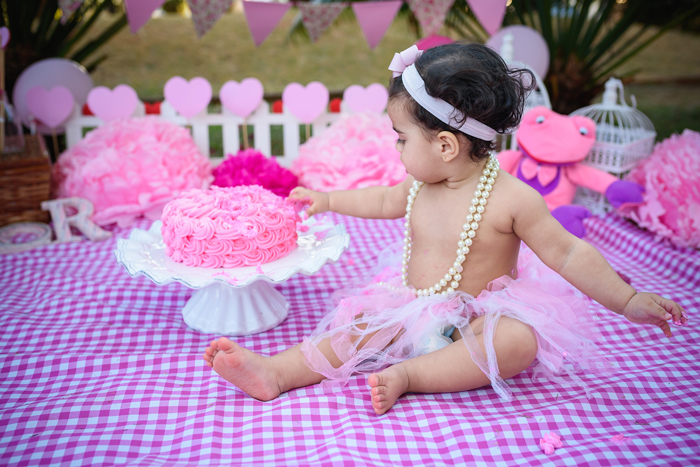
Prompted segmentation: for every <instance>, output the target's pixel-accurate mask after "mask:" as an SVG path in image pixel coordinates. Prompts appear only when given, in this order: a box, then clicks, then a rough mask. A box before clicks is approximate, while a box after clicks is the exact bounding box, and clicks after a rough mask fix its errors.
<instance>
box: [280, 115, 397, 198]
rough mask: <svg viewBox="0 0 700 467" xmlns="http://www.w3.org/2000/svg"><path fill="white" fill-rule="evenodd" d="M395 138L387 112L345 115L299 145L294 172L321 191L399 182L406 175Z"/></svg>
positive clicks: (303, 183)
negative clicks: (321, 132) (320, 133)
mask: <svg viewBox="0 0 700 467" xmlns="http://www.w3.org/2000/svg"><path fill="white" fill-rule="evenodd" d="M396 138H397V135H396V132H395V131H394V130H393V129H392V125H391V120H389V116H388V115H386V114H375V113H369V112H368V113H359V114H351V115H343V116H341V117H340V118H339V119H338V120H337V121H336V122H335V123H333V125H331V126H330V128H328V129H326V131H325V132H324V133H323V134H322V135H321V136H319V137H313V138H311V139H309V141H307V142H306V143H305V144H303V145H302V146H301V147H300V148H299V157H298V158H297V159H296V160H295V161H294V162H293V163H292V172H294V173H295V174H297V176H298V177H299V182H300V183H301V184H302V185H304V186H306V187H307V188H310V189H312V190H319V191H331V190H350V189H355V188H365V187H368V186H375V185H396V184H397V183H399V182H401V181H402V180H403V179H404V178H406V169H405V168H404V166H403V164H401V160H400V154H399V152H398V151H397V150H396V148H395V147H394V146H395V145H396Z"/></svg>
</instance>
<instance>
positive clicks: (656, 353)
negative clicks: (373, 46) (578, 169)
mask: <svg viewBox="0 0 700 467" xmlns="http://www.w3.org/2000/svg"><path fill="white" fill-rule="evenodd" d="M331 218H332V219H333V220H334V221H335V222H342V223H344V224H345V225H346V227H347V229H348V232H349V233H350V235H351V248H350V249H349V250H348V251H347V252H346V253H345V254H344V255H343V256H342V257H341V259H340V261H339V262H338V263H336V264H332V265H326V266H324V268H323V269H322V270H321V271H320V273H319V274H317V275H315V276H313V277H307V276H302V275H298V276H295V277H293V278H292V279H291V280H289V281H288V282H286V283H285V284H283V285H280V286H278V290H280V291H281V292H282V293H283V294H284V296H285V297H286V298H287V299H288V300H289V302H290V304H291V309H290V313H289V317H288V318H287V320H286V321H285V322H284V323H282V325H280V326H279V327H277V328H275V329H273V330H270V331H268V332H265V333H262V334H258V335H254V336H248V337H244V338H239V339H238V342H239V343H240V344H241V345H243V346H245V347H248V348H249V349H251V350H253V351H255V352H258V353H261V354H263V355H272V354H275V353H277V352H280V351H282V350H284V349H286V348H288V347H290V346H292V345H294V344H296V343H298V342H299V341H300V339H301V337H302V336H303V335H305V334H308V333H309V332H310V331H311V330H312V329H313V328H314V327H315V324H316V323H317V322H318V321H319V320H320V319H321V317H322V316H323V314H324V313H326V312H327V311H328V305H327V303H328V297H329V294H330V293H331V292H332V291H334V290H336V289H338V288H339V287H342V286H346V285H347V284H348V283H351V282H357V281H358V280H359V278H361V277H363V276H365V275H366V274H367V273H368V271H369V270H370V268H371V267H372V266H373V265H374V262H375V259H376V257H377V255H378V253H379V251H381V249H382V248H383V247H384V246H386V245H387V244H389V243H390V242H392V241H393V240H395V239H397V238H400V236H401V235H402V229H401V226H400V225H399V222H398V221H380V220H361V219H353V218H349V217H342V216H331ZM587 222H588V224H587V226H588V229H589V235H588V237H587V240H588V241H590V242H591V243H592V244H593V245H595V246H596V247H597V248H598V249H599V250H600V251H601V252H602V253H603V254H604V255H605V256H606V258H607V259H608V260H609V261H610V262H611V263H612V265H613V266H614V267H615V268H616V269H617V270H618V271H620V272H622V273H624V274H625V275H627V276H628V277H629V278H631V279H632V284H633V285H634V286H635V287H636V288H637V289H638V290H648V291H654V292H657V293H660V294H663V295H666V296H668V297H670V298H673V299H675V300H677V301H678V302H680V303H681V304H682V305H683V306H684V307H685V309H686V310H687V311H688V314H689V315H690V320H691V321H690V326H689V327H686V328H675V327H674V328H673V331H674V337H673V338H672V339H670V340H669V339H667V338H665V337H663V335H662V333H661V332H660V331H659V330H658V329H657V328H654V327H651V326H640V325H634V324H631V323H628V322H627V321H626V320H624V319H622V318H620V317H619V316H617V315H615V314H613V313H612V312H610V311H607V310H605V309H603V308H602V307H601V306H599V305H597V304H593V305H592V307H591V313H593V314H594V315H595V317H596V319H597V322H598V324H599V326H600V330H601V332H602V341H601V344H602V347H603V348H604V349H605V351H606V352H609V355H610V358H611V361H612V362H613V364H614V365H615V366H616V367H618V368H619V371H618V372H617V373H616V374H613V375H611V376H608V377H604V378H598V377H593V376H591V375H586V376H587V381H588V383H589V384H590V386H591V388H592V398H590V399H589V398H587V397H586V396H585V394H584V393H583V391H581V390H579V389H573V388H568V389H567V388H562V387H558V386H556V385H552V384H545V383H536V382H533V381H532V380H531V374H530V373H529V372H525V373H523V374H521V375H519V376H517V377H515V378H513V379H511V380H509V381H508V382H509V384H510V385H511V388H512V390H513V394H514V396H515V400H514V401H513V402H512V403H505V402H503V401H501V400H500V399H499V398H498V397H497V396H496V394H495V393H494V392H493V390H492V389H491V388H490V387H487V388H483V389H479V390H476V391H471V392H464V393H454V394H411V395H408V396H405V397H402V398H401V399H400V400H399V401H398V403H397V404H396V405H395V406H394V408H393V409H392V410H391V411H390V412H389V413H388V414H386V415H384V416H381V417H378V416H376V415H375V414H374V412H373V411H372V409H371V405H370V395H369V391H368V389H367V386H366V378H365V377H363V376H357V377H356V378H354V379H353V380H352V381H351V383H350V384H349V386H347V387H346V388H345V389H344V390H342V391H340V392H337V393H333V392H324V391H323V390H321V389H320V388H319V387H309V388H304V389H298V390H294V391H291V392H289V393H286V394H283V395H282V396H281V397H280V398H279V399H277V400H274V401H271V402H265V403H263V402H259V401H256V400H254V399H251V398H249V397H247V396H246V395H244V394H243V393H241V392H239V391H237V390H236V389H235V388H233V387H232V386H231V385H229V384H228V383H226V382H224V381H223V380H221V379H220V378H219V377H218V376H217V375H216V374H214V373H212V371H211V370H210V369H209V368H208V367H207V366H206V365H205V364H204V362H203V361H202V359H201V354H202V352H203V350H204V348H205V347H206V346H207V344H208V343H209V341H211V340H212V339H214V338H215V337H218V336H214V335H207V334H202V333H200V332H197V331H193V330H191V329H188V328H187V326H186V325H185V324H184V322H183V320H182V316H181V313H180V310H181V309H182V307H183V306H184V304H185V303H186V301H187V300H188V298H189V297H190V296H191V295H192V293H193V291H192V290H190V289H188V288H187V287H185V286H183V285H180V284H177V283H173V284H170V285H166V286H158V285H155V284H153V283H152V282H151V281H150V280H149V279H147V278H146V277H143V276H141V277H138V278H131V277H129V275H128V274H127V273H126V271H125V270H124V269H123V268H122V267H121V266H119V265H118V264H117V263H116V261H115V257H114V253H113V250H114V249H115V245H116V238H117V237H126V236H127V235H128V233H129V231H125V230H116V231H115V238H113V239H111V240H108V241H105V242H101V243H91V242H87V241H85V242H81V243H72V244H62V245H51V246H46V247H42V248H39V249H36V250H33V251H29V252H24V253H20V254H16V255H12V256H5V257H0V329H2V334H1V335H2V337H1V339H0V360H1V361H2V366H1V373H0V464H2V465H48V464H51V465H167V466H173V465H195V464H200V465H380V466H383V465H459V464H468V465H489V466H491V465H610V466H622V465H635V466H637V465H700V382H699V381H698V379H699V376H700V361H699V355H700V332H699V331H698V327H697V325H698V323H700V318H698V311H700V252H698V251H695V250H683V249H677V248H671V247H668V246H664V245H661V244H659V243H657V242H654V241H653V236H652V235H651V234H649V233H648V232H645V231H642V230H640V229H638V228H637V227H635V226H634V225H633V224H631V223H629V222H627V221H624V220H622V219H619V218H617V217H615V216H614V215H608V216H606V217H603V218H593V219H590V220H589V221H587ZM148 225H149V224H148V223H147V222H145V221H142V222H140V223H139V224H138V227H140V228H147V227H148ZM550 431H554V432H556V433H558V434H559V435H561V437H562V441H563V443H564V446H563V447H562V448H560V449H557V450H556V452H555V453H554V454H552V455H550V456H548V455H546V454H544V453H543V452H542V450H541V449H540V447H539V440H540V438H542V437H543V436H544V435H545V434H546V433H548V432H550ZM617 434H623V435H624V436H625V437H626V438H629V439H628V440H627V441H625V442H623V443H620V444H616V443H614V442H612V441H611V438H612V436H614V435H617Z"/></svg>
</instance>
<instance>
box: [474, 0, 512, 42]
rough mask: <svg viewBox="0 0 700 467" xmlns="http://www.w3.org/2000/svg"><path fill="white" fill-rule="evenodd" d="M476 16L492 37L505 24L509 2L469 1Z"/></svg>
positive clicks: (500, 0)
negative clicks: (504, 19)
mask: <svg viewBox="0 0 700 467" xmlns="http://www.w3.org/2000/svg"><path fill="white" fill-rule="evenodd" d="M467 3H469V7H470V8H471V9H472V11H473V12H474V16H476V19H478V20H479V23H481V25H482V26H483V27H484V29H485V30H486V32H488V33H489V35H490V36H493V35H494V34H495V33H496V31H498V29H499V28H500V27H501V24H502V23H503V17H504V16H505V15H506V3H507V0H467Z"/></svg>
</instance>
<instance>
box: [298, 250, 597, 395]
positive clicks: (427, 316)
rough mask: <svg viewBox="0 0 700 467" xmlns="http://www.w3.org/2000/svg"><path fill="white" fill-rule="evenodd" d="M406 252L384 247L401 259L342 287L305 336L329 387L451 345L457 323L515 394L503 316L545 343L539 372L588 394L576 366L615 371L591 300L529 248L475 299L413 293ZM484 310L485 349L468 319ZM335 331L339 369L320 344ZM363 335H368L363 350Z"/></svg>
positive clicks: (500, 384)
mask: <svg viewBox="0 0 700 467" xmlns="http://www.w3.org/2000/svg"><path fill="white" fill-rule="evenodd" d="M399 248H400V247H399ZM400 252H401V250H399V249H398V248H393V249H387V250H385V251H384V252H383V253H382V256H383V261H384V262H385V263H386V260H387V258H389V262H390V263H391V264H393V265H394V266H389V267H385V268H384V269H383V270H382V272H381V273H380V274H378V275H377V276H376V277H374V279H373V280H372V282H370V283H369V284H368V285H366V286H364V287H361V288H356V289H349V290H341V291H339V292H336V294H334V296H333V301H334V305H335V308H334V309H333V311H332V312H331V313H329V314H328V315H326V316H325V317H324V318H323V319H322V320H321V322H320V323H319V325H318V326H317V328H316V330H315V331H314V332H313V333H312V334H311V335H310V336H309V337H305V338H304V341H303V343H302V345H301V350H302V352H303V354H304V356H305V357H306V363H307V365H308V366H309V368H311V369H312V370H313V371H315V372H317V373H320V374H322V375H323V376H325V377H326V378H327V379H325V380H324V381H323V382H322V383H321V384H322V385H323V386H325V387H336V388H337V387H342V386H344V385H345V384H346V383H347V381H348V380H349V378H350V377H351V376H352V375H354V374H357V373H362V374H369V373H373V372H377V371H380V370H382V369H383V368H385V367H387V366H388V365H393V364H396V363H399V362H401V361H404V360H406V359H409V358H413V357H417V356H419V355H422V354H425V353H428V352H431V351H434V350H437V349H439V348H442V347H445V346H447V345H449V344H450V343H451V342H452V340H451V339H449V337H447V336H449V335H450V334H451V331H450V330H452V329H455V328H456V329H458V330H459V332H460V333H461V335H462V336H463V338H462V341H463V342H464V345H466V346H467V349H468V350H469V355H470V356H471V358H472V360H474V363H476V365H477V366H478V367H479V368H480V369H481V370H482V371H483V372H484V374H486V376H488V377H489V379H490V380H491V385H492V387H493V388H494V390H495V391H496V393H498V395H499V396H501V398H503V399H505V400H508V401H510V400H511V399H512V394H511V391H510V389H509V387H508V385H507V384H506V383H505V381H503V379H502V378H501V377H500V376H499V370H498V362H497V360H496V351H495V350H494V347H493V338H494V333H495V332H496V328H497V325H498V320H499V319H500V318H501V317H502V316H506V317H510V318H514V319H517V320H519V321H521V322H523V323H525V324H528V325H529V326H531V327H532V329H533V330H534V331H535V333H536V335H537V343H538V346H539V348H538V352H537V358H536V360H535V362H534V377H535V378H536V379H544V380H549V381H554V382H557V383H559V384H563V385H567V386H570V385H572V384H575V385H578V386H580V387H582V388H584V389H585V390H586V393H588V388H587V386H586V384H585V383H584V382H583V381H582V380H581V378H579V377H578V376H577V373H578V372H580V371H582V370H590V371H594V372H596V373H599V372H604V371H608V370H609V368H610V367H609V364H608V363H607V361H606V360H605V357H604V356H603V355H602V354H601V353H600V351H599V350H598V348H597V346H596V344H595V343H594V340H593V339H594V338H595V337H596V330H595V324H594V323H593V320H592V317H591V315H590V313H589V311H588V306H589V299H588V298H587V297H586V296H585V295H583V294H582V293H581V292H579V291H578V290H577V289H576V288H574V287H573V286H572V285H570V284H569V283H568V282H567V281H566V280H564V279H563V278H562V277H561V276H560V275H559V274H557V273H555V272H554V271H552V270H551V269H549V268H548V267H547V266H545V265H544V264H543V263H542V262H541V261H540V259H539V258H538V257H537V256H536V255H535V254H534V253H533V252H532V251H531V250H529V249H527V248H526V247H523V251H521V253H520V256H519V258H518V274H517V279H513V278H511V277H508V276H503V277H500V278H498V279H496V280H494V281H492V282H491V283H490V284H489V285H488V287H487V289H486V290H484V291H482V292H481V293H480V294H479V295H478V296H477V297H476V298H475V297H473V296H471V295H469V294H466V293H464V292H455V293H453V294H452V295H450V296H448V297H446V296H443V295H433V296H430V297H418V298H416V297H414V296H413V294H412V293H411V292H409V291H408V290H407V289H406V288H404V287H403V286H402V285H401V273H400V267H399V266H398V265H399V264H400ZM387 255H388V256H387ZM380 262H381V261H380ZM480 316H485V321H484V326H483V329H484V331H483V333H484V344H485V348H486V355H484V352H483V351H482V349H481V347H480V346H479V345H478V343H477V340H476V337H475V335H474V332H473V331H472V328H471V326H470V325H469V323H470V322H471V321H473V320H474V319H475V318H477V317H480ZM329 338H330V344H331V347H332V349H333V351H334V352H335V354H336V355H337V356H338V358H339V359H340V360H341V361H342V362H343V363H342V365H341V366H340V367H338V368H334V367H333V365H332V364H331V363H330V362H329V361H328V359H326V357H324V355H323V354H322V353H321V351H320V350H319V349H318V348H317V346H318V344H319V343H320V342H321V341H323V340H326V339H329ZM367 339H368V340H367ZM362 341H366V342H365V343H364V345H363V346H362V347H361V348H359V349H358V344H359V343H360V342H362Z"/></svg>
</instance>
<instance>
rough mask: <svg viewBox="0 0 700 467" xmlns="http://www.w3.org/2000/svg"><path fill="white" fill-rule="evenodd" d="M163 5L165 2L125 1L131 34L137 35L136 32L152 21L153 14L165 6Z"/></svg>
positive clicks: (160, 0) (149, 0)
mask: <svg viewBox="0 0 700 467" xmlns="http://www.w3.org/2000/svg"><path fill="white" fill-rule="evenodd" d="M163 3H165V0H124V6H125V7H126V17H127V19H128V20H129V29H131V33H132V34H136V31H138V30H139V29H141V27H142V26H143V25H144V24H146V23H147V22H148V20H149V19H151V14H152V13H153V12H154V11H156V10H157V9H158V8H160V7H161V6H163Z"/></svg>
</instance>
